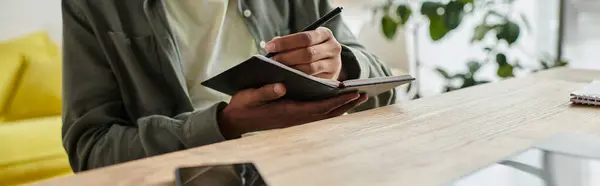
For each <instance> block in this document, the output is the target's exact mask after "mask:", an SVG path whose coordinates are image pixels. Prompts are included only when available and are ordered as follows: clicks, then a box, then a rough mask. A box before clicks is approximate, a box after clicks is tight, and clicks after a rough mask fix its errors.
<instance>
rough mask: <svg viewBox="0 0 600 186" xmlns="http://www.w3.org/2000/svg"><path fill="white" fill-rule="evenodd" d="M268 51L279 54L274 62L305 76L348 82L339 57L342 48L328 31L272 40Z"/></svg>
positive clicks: (267, 48)
mask: <svg viewBox="0 0 600 186" xmlns="http://www.w3.org/2000/svg"><path fill="white" fill-rule="evenodd" d="M265 50H266V51H267V52H269V53H272V52H277V53H278V54H277V55H275V56H274V57H273V59H274V60H275V61H278V62H280V63H283V64H285V65H287V66H290V67H292V68H295V69H297V70H300V71H302V72H304V73H306V74H309V75H312V76H316V77H320V78H325V79H332V80H345V79H346V73H345V72H344V70H343V69H342V60H341V56H340V53H341V51H342V46H341V45H340V43H339V42H338V41H337V40H336V39H335V37H334V36H333V33H332V32H331V30H329V29H328V28H325V27H320V28H318V29H316V30H313V31H307V32H300V33H296V34H292V35H287V36H283V37H276V38H273V40H271V41H269V42H268V43H267V44H266V45H265Z"/></svg>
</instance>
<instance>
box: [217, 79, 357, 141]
mask: <svg viewBox="0 0 600 186" xmlns="http://www.w3.org/2000/svg"><path fill="white" fill-rule="evenodd" d="M285 93H286V90H285V87H284V86H283V85H282V84H272V85H266V86H264V87H262V88H258V89H248V90H244V91H241V92H239V93H237V94H236V95H234V96H233V97H232V98H231V102H230V103H229V105H227V106H226V107H225V108H224V109H223V110H222V111H221V112H220V113H219V119H218V120H219V121H218V122H219V127H220V129H221V133H222V134H223V136H224V137H225V138H227V139H233V138H237V137H240V136H241V135H242V134H244V133H248V132H255V131H261V130H268V129H276V128H285V127H290V126H295V125H300V124H305V123H309V122H313V121H318V120H322V119H327V118H332V117H336V116H340V115H342V114H344V113H345V112H346V111H348V110H350V109H352V108H354V107H356V106H357V105H360V104H362V103H364V102H365V101H367V96H365V95H360V94H358V93H351V94H345V95H341V96H338V97H335V98H331V99H328V100H323V101H315V102H295V101H290V100H278V101H274V100H277V99H278V98H281V97H282V96H283V95H285Z"/></svg>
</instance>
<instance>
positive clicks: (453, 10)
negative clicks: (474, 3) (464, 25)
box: [443, 1, 465, 30]
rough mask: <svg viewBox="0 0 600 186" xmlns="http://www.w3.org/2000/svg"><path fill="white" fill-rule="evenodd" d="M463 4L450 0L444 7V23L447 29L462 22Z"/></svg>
mask: <svg viewBox="0 0 600 186" xmlns="http://www.w3.org/2000/svg"><path fill="white" fill-rule="evenodd" d="M464 7H465V4H463V3H460V2H457V1H451V2H449V3H448V4H446V6H445V7H444V10H445V11H444V12H445V13H444V15H443V17H444V24H445V26H446V28H447V29H448V30H453V29H455V28H457V27H458V26H459V25H460V23H461V22H462V19H463V15H464V11H463V9H464Z"/></svg>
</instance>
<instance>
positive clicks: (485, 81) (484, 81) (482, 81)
mask: <svg viewBox="0 0 600 186" xmlns="http://www.w3.org/2000/svg"><path fill="white" fill-rule="evenodd" d="M486 83H490V81H488V80H481V81H477V82H476V83H475V84H478V85H481V84H486Z"/></svg>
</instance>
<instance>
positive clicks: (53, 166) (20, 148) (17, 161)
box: [0, 116, 72, 185]
mask: <svg viewBox="0 0 600 186" xmlns="http://www.w3.org/2000/svg"><path fill="white" fill-rule="evenodd" d="M61 126H62V120H61V116H52V117H43V118H37V119H28V120H20V121H18V122H5V123H2V124H0V144H2V148H1V149H2V153H0V183H3V184H6V185H14V184H25V183H31V182H36V181H39V180H43V179H47V178H53V177H57V176H63V175H69V174H72V171H71V168H70V166H69V162H68V158H67V155H66V152H65V151H64V148H63V147H62V140H61Z"/></svg>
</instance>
